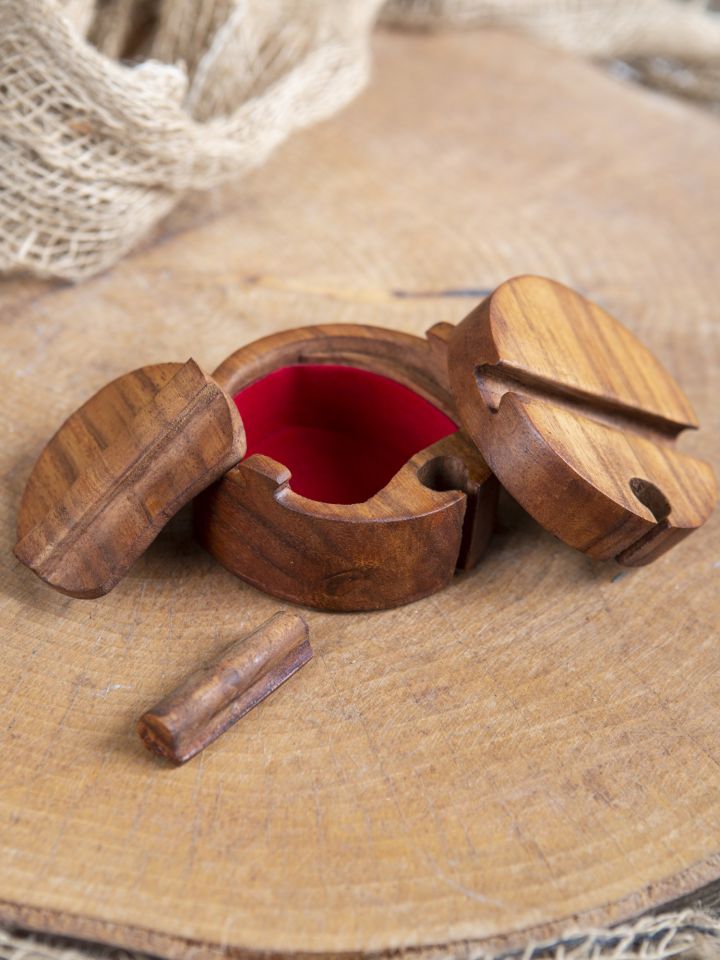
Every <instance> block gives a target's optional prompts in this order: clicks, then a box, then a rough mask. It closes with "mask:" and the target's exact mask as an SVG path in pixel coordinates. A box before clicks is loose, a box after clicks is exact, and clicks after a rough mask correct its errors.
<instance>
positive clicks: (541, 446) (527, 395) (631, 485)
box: [449, 276, 717, 566]
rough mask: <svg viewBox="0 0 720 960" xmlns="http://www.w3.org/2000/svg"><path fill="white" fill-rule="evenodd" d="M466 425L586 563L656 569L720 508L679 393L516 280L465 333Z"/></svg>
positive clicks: (627, 349) (460, 389)
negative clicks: (687, 434)
mask: <svg viewBox="0 0 720 960" xmlns="http://www.w3.org/2000/svg"><path fill="white" fill-rule="evenodd" d="M449 363H450V372H451V384H452V389H453V393H454V395H455V400H456V403H457V406H458V410H459V413H460V417H461V419H462V421H463V424H464V426H465V428H466V429H467V431H468V432H469V433H470V435H471V436H472V438H473V440H474V441H475V442H476V443H477V445H478V447H479V448H480V450H481V452H482V454H483V456H484V457H485V459H486V460H487V462H488V464H489V465H490V467H491V468H492V470H493V471H494V473H495V474H496V475H497V477H498V479H499V480H500V482H501V483H502V484H503V485H504V486H505V487H506V488H507V489H508V490H509V491H510V493H511V494H512V495H513V497H515V499H516V500H518V501H519V503H521V504H522V506H523V507H525V509H526V510H527V511H528V512H529V513H530V514H532V515H533V516H534V517H535V519H536V520H538V521H539V522H540V523H541V524H542V525H543V526H544V527H545V528H546V529H547V530H549V531H550V532H551V533H553V534H555V535H556V536H557V537H559V538H560V539H561V540H564V541H565V542H566V543H568V544H570V545H571V546H573V547H576V548H577V549H578V550H582V551H583V552H584V553H586V554H588V555H589V556H591V557H595V558H598V559H609V558H611V557H615V558H616V559H617V560H618V561H619V562H620V563H623V564H625V565H627V566H640V565H642V564H645V563H649V562H650V561H652V560H655V559H656V558H657V557H658V556H660V555H661V554H662V553H664V552H665V551H666V550H667V549H669V548H670V547H671V546H673V545H674V544H675V543H676V542H677V541H678V540H680V539H682V538H683V537H685V536H687V535H688V534H689V533H691V532H692V531H693V530H695V529H696V528H697V527H699V526H701V525H702V524H703V523H704V522H705V521H706V520H707V518H708V517H709V515H710V514H711V512H712V510H713V507H714V505H715V500H716V497H717V490H716V484H715V478H714V475H713V472H712V470H711V468H710V466H709V465H708V464H707V463H705V462H704V461H702V460H698V459H695V458H694V457H690V456H687V455H685V454H682V453H680V452H678V451H677V450H676V449H675V448H674V445H673V441H674V440H675V438H676V437H677V435H678V434H679V433H680V432H681V431H683V430H685V429H687V428H689V427H693V428H694V427H697V426H698V424H697V421H696V419H695V414H694V412H693V410H692V408H691V406H690V404H689V402H688V400H687V398H686V397H685V395H684V394H683V392H682V391H681V390H680V388H679V387H678V385H677V384H676V382H675V381H674V380H673V378H672V377H671V376H670V375H669V374H668V373H667V371H666V370H664V369H663V367H662V366H661V365H660V364H659V363H658V361H657V360H656V359H655V358H654V357H653V356H652V354H651V353H650V352H649V351H648V350H647V349H646V348H645V347H644V346H643V345H642V344H641V343H640V342H639V341H638V340H636V339H635V337H634V336H633V335H632V334H631V333H629V331H627V330H626V329H625V328H624V327H623V326H622V325H621V324H620V323H618V322H617V321H616V320H614V319H613V318H612V317H611V316H609V315H608V314H607V313H605V311H604V310H602V309H601V308H600V307H598V306H596V305H595V304H593V303H590V302H589V301H588V300H586V299H585V298H584V297H582V296H581V295H580V294H578V293H575V292H574V291H573V290H570V289H568V288H567V287H564V286H563V285H562V284H560V283H556V282H554V281H552V280H547V279H544V278H542V277H532V276H524V277H516V278H514V279H512V280H508V281H506V282H505V283H503V284H501V285H500V286H499V287H498V288H497V289H496V290H495V291H494V292H493V293H492V294H491V295H490V296H489V297H488V298H487V299H485V300H484V301H483V302H482V303H481V304H480V305H479V306H478V307H477V308H476V309H475V310H473V311H472V313H470V314H469V316H467V317H466V318H465V320H463V322H462V323H461V324H460V325H459V326H458V327H457V329H456V331H455V333H454V334H453V337H452V339H451V343H450V351H449Z"/></svg>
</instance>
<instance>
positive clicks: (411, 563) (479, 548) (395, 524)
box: [195, 324, 497, 611]
mask: <svg viewBox="0 0 720 960" xmlns="http://www.w3.org/2000/svg"><path fill="white" fill-rule="evenodd" d="M451 330H452V328H451V327H450V325H449V324H440V325H438V326H437V327H435V328H433V329H431V330H430V331H429V333H428V336H427V338H426V339H421V338H420V337H414V336H410V335H408V334H406V333H401V332H398V331H394V330H384V329H382V328H378V327H364V326H359V325H353V324H348V325H341V324H334V325H324V326H317V327H304V328H301V329H298V330H289V331H283V332H281V333H279V334H275V335H273V336H270V337H266V338H263V339H262V340H260V341H258V342H256V343H252V344H249V345H248V346H247V347H244V348H242V349H241V350H238V351H236V352H235V353H234V354H232V356H230V357H229V358H228V359H227V360H225V361H224V362H223V363H222V364H221V365H220V367H218V369H217V370H216V371H215V372H214V374H213V377H214V378H215V379H216V380H217V382H218V383H219V384H220V385H221V386H222V387H223V389H224V390H225V391H226V392H227V393H228V394H230V395H234V394H236V393H238V392H239V391H240V390H242V389H243V387H245V386H247V385H248V384H250V383H252V382H253V381H255V380H257V379H258V378H259V377H261V376H264V375H265V374H267V373H269V372H270V371H272V370H276V369H278V368H280V367H283V366H286V365H288V364H294V363H333V364H337V363H344V364H351V365H353V366H358V367H360V368H362V369H365V370H370V371H372V372H374V373H382V374H385V375H386V376H389V377H391V378H393V379H395V380H397V381H399V382H400V383H403V384H405V385H406V386H409V387H411V388H413V389H414V390H416V392H418V393H420V394H421V395H422V396H424V397H425V398H426V399H428V400H430V401H432V402H433V403H435V404H436V405H437V406H438V407H440V409H442V410H443V411H444V412H446V413H448V414H450V415H452V413H453V407H452V400H451V397H450V393H449V387H448V382H447V346H446V344H447V338H448V337H449V335H450V332H451ZM378 429H380V430H381V429H382V425H381V424H378ZM496 501H497V482H496V480H495V477H494V476H493V475H492V474H491V473H490V471H489V470H488V468H487V465H486V464H485V462H484V460H483V459H482V457H481V456H480V455H479V453H478V451H477V449H476V448H475V446H474V445H473V444H472V443H470V442H469V440H468V439H467V437H465V436H464V434H463V433H462V432H458V433H456V434H453V435H452V436H449V437H446V438H444V439H443V440H440V441H439V442H437V443H435V444H433V445H431V446H430V447H428V448H426V449H425V450H423V451H420V452H419V453H418V454H417V455H416V456H414V457H413V458H412V459H411V460H410V461H409V462H408V463H407V464H406V465H405V466H404V467H403V468H402V469H401V470H400V471H399V472H398V473H397V474H396V476H395V477H394V478H393V479H392V480H391V481H390V483H389V484H388V485H387V486H386V487H385V488H384V489H383V490H381V491H380V492H379V493H377V494H376V495H375V496H373V497H372V498H371V499H369V500H367V501H366V502H365V503H353V504H330V503H320V502H318V501H316V500H309V499H307V498H305V497H302V496H300V495H299V494H297V493H295V492H294V491H293V490H292V479H291V477H290V473H289V471H288V470H287V469H286V468H285V467H284V466H283V465H282V464H279V463H277V462H276V461H274V460H272V459H270V458H269V457H265V456H260V455H255V456H252V457H248V458H247V460H244V461H243V462H242V463H240V464H238V465H237V467H235V468H234V469H233V470H231V471H229V472H228V473H227V474H226V475H225V476H224V477H223V478H222V479H221V480H220V481H219V482H218V483H216V484H214V485H213V486H212V487H211V488H209V489H208V490H206V491H205V492H204V493H203V494H202V495H201V496H200V497H198V499H197V501H196V504H195V531H196V535H197V537H198V539H199V540H200V542H201V543H202V544H203V545H204V546H205V547H207V549H208V550H209V551H210V552H211V553H212V554H213V555H214V556H215V557H216V558H217V559H218V560H219V561H220V562H221V563H222V564H224V566H226V567H227V568H228V569H229V570H231V571H232V572H233V573H235V574H236V575H237V576H240V577H242V578H243V579H244V580H247V581H248V583H252V584H253V585H254V586H256V587H259V588H260V589H261V590H265V591H267V592H268V593H271V594H273V595H274V596H277V597H282V598H283V599H286V600H292V601H293V602H295V603H302V604H306V605H308V606H312V607H317V608H320V609H323V610H336V611H339V610H344V611H352V610H381V609H384V608H387V607H394V606H398V605H399V604H403V603H409V602H411V601H413V600H417V599H419V598H420V597H424V596H427V595H428V594H430V593H435V592H436V591H437V590H440V589H441V588H442V587H444V586H446V585H447V584H448V583H449V582H450V581H451V580H452V577H453V574H454V573H455V570H456V569H457V568H460V569H465V570H467V569H470V568H472V567H473V566H474V565H475V563H476V562H477V561H478V559H479V558H480V556H481V555H482V553H483V551H484V550H485V547H486V546H487V543H488V540H489V538H490V535H491V533H492V527H493V519H494V516H495V506H496Z"/></svg>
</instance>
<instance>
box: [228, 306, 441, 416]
mask: <svg viewBox="0 0 720 960" xmlns="http://www.w3.org/2000/svg"><path fill="white" fill-rule="evenodd" d="M452 330H453V326H452V324H449V323H437V324H435V325H434V326H432V327H431V328H430V329H429V330H428V331H427V335H426V337H417V336H414V335H413V334H409V333H403V332H401V331H399V330H390V329H387V328H385V327H373V326H369V325H364V324H355V323H345V324H343V323H336V324H317V325H315V326H305V327H296V328H294V329H290V330H283V331H281V332H280V333H273V334H270V335H269V336H267V337H262V338H261V339H260V340H255V341H254V342H253V343H250V344H247V345H246V346H244V347H241V348H240V349H239V350H236V351H235V352H234V353H232V354H230V356H229V357H227V358H226V359H225V360H223V362H222V363H221V364H220V366H219V367H217V369H216V370H215V371H214V372H213V379H214V380H216V381H217V383H219V384H220V386H221V387H222V388H223V390H225V392H226V393H228V394H229V395H230V396H235V395H236V394H237V393H239V392H240V390H242V389H243V388H244V387H247V386H249V385H250V384H251V383H254V382H255V381H256V380H259V379H260V378H261V377H263V376H265V375H266V374H268V373H271V372H272V371H273V370H277V369H278V368H279V367H283V366H289V365H292V364H300V363H339V364H347V365H348V366H352V367H358V368H359V369H361V370H369V371H370V372H372V373H379V374H382V375H384V376H387V377H390V378H391V379H392V380H396V381H397V382H398V383H402V384H403V385H404V386H406V387H410V388H411V389H412V390H414V391H415V392H416V393H418V394H419V395H420V396H422V397H424V398H425V399H426V400H429V401H430V402H431V403H433V404H434V405H435V406H437V407H438V408H439V409H441V410H442V411H443V413H445V414H446V415H447V416H449V417H451V418H455V416H454V415H455V404H454V401H453V398H452V394H451V391H450V385H449V382H448V372H447V344H448V341H449V338H450V335H451V333H452Z"/></svg>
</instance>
